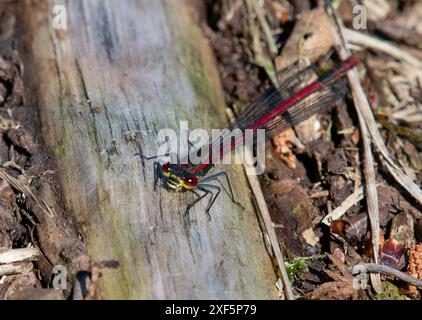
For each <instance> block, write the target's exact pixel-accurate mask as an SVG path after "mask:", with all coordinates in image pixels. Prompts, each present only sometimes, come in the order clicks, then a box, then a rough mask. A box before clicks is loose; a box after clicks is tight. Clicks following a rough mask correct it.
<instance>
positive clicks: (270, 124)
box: [137, 55, 359, 218]
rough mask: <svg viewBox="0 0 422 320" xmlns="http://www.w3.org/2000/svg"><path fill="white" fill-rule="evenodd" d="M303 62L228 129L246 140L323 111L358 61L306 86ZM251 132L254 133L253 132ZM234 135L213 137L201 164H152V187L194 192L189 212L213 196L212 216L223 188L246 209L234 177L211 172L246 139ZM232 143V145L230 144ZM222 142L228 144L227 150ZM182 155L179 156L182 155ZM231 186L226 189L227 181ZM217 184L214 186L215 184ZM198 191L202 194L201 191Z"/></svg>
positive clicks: (309, 70) (311, 69) (311, 70)
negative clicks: (237, 131)
mask: <svg viewBox="0 0 422 320" xmlns="http://www.w3.org/2000/svg"><path fill="white" fill-rule="evenodd" d="M301 63H302V62H300V61H299V62H296V63H295V64H293V65H292V66H290V67H288V68H286V69H284V70H282V71H281V72H280V73H279V76H280V78H282V79H284V80H282V81H280V82H279V83H278V84H276V85H273V87H272V88H271V89H269V90H268V91H267V92H266V93H265V94H264V95H263V96H262V97H260V98H259V99H257V100H256V101H254V102H253V103H252V104H250V105H249V106H248V107H247V108H246V109H245V110H244V111H243V112H242V113H241V114H240V115H239V116H238V117H237V119H236V120H235V121H234V122H233V123H231V124H230V126H229V127H228V128H227V129H228V130H227V131H226V132H231V131H232V130H235V129H240V130H241V131H242V132H246V131H247V132H249V134H248V135H244V137H246V138H243V140H244V139H253V138H254V136H255V135H256V132H257V131H258V129H264V130H265V133H266V135H268V136H270V135H271V134H274V133H280V132H282V131H283V130H285V129H287V128H290V127H293V126H295V125H297V124H298V123H300V122H301V121H303V120H305V119H307V118H309V117H310V116H312V115H313V114H315V113H318V112H321V111H323V110H325V109H327V108H329V107H330V106H333V105H334V104H335V103H336V102H337V101H339V100H341V99H343V98H344V95H345V93H346V81H345V78H344V76H345V75H346V73H347V71H349V70H350V69H352V68H353V67H355V66H356V65H358V64H359V59H358V58H357V57H356V56H354V55H352V56H350V57H349V58H347V59H346V60H343V61H341V62H340V63H338V64H337V65H335V66H334V67H333V68H331V69H330V70H328V71H326V72H323V73H322V74H321V75H319V76H318V77H317V78H316V80H314V81H312V82H311V83H310V84H307V85H305V83H306V82H305V81H306V80H307V79H309V78H311V77H312V76H315V69H316V68H315V65H309V66H307V67H304V68H302V67H301V66H300V65H301ZM250 132H252V134H250ZM243 140H242V141H236V140H233V139H232V136H231V135H230V134H227V135H226V136H221V137H219V138H218V141H210V142H209V143H208V144H207V146H205V150H208V152H206V153H204V157H203V161H201V162H200V163H199V164H192V163H189V162H188V163H186V164H181V163H179V162H177V163H170V162H167V163H164V164H160V163H159V162H158V161H157V162H154V189H155V188H156V185H157V183H158V182H160V184H161V186H162V187H164V188H165V189H167V190H169V191H176V192H185V191H193V192H195V194H196V195H197V197H196V198H195V199H194V200H193V201H192V202H191V203H190V204H188V206H187V208H186V213H189V210H190V209H191V208H192V207H193V206H194V205H196V204H197V203H198V202H199V201H201V200H202V199H204V198H205V197H206V196H208V195H209V196H210V199H209V201H208V205H207V207H206V210H205V211H206V213H207V215H208V217H209V218H210V215H209V211H210V209H211V207H212V205H213V204H214V202H215V201H216V199H217V198H218V196H219V194H220V192H221V190H224V191H225V192H226V193H227V194H228V196H229V197H230V199H231V201H232V202H233V203H235V204H237V205H239V206H241V207H242V205H241V204H240V203H238V202H237V201H236V200H235V198H234V195H233V189H232V187H231V183H230V179H229V177H228V175H227V173H226V172H225V171H221V172H218V173H214V174H210V175H209V174H208V172H209V171H210V170H211V169H212V168H213V167H214V166H215V163H216V162H219V161H217V160H221V159H222V158H223V157H224V155H225V154H226V153H227V152H231V151H233V150H235V149H236V148H238V147H239V146H240V145H242V146H243V142H244V141H243ZM227 144H228V148H227ZM223 146H224V148H223ZM137 155H140V156H141V158H143V159H147V160H150V159H156V158H157V157H159V156H154V157H145V156H143V155H142V154H137ZM216 155H217V156H216ZM178 159H180V157H178ZM220 179H224V180H223V181H224V182H225V183H226V184H227V186H228V190H227V189H226V188H225V187H224V185H223V181H221V180H220ZM214 183H216V184H218V185H216V184H214ZM196 191H200V192H202V194H199V193H197V192H196Z"/></svg>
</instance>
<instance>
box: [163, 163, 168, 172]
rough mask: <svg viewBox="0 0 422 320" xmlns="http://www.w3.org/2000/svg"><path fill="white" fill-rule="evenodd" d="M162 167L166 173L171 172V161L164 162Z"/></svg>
mask: <svg viewBox="0 0 422 320" xmlns="http://www.w3.org/2000/svg"><path fill="white" fill-rule="evenodd" d="M162 169H163V172H164V173H169V172H170V163H168V162H167V163H165V164H163V166H162Z"/></svg>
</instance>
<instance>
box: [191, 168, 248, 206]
mask: <svg viewBox="0 0 422 320" xmlns="http://www.w3.org/2000/svg"><path fill="white" fill-rule="evenodd" d="M220 177H224V178H225V179H226V182H227V185H228V186H229V192H228V191H227V190H226V188H225V187H224V185H223V183H222V182H221V181H220V179H219V178H220ZM211 181H217V182H218V183H219V184H220V185H221V187H222V188H223V190H224V192H225V193H226V194H227V195H228V196H229V197H230V200H231V201H232V202H233V203H234V204H236V205H238V206H239V207H240V208H241V209H242V210H244V209H245V207H244V206H242V204H241V203H240V202H237V201H236V200H235V199H234V194H233V188H232V185H231V183H230V179H229V176H228V175H227V172H225V171H221V172H218V173H214V174H212V175H210V176H208V177H205V178H204V179H202V180H201V181H200V183H199V184H201V183H202V182H211Z"/></svg>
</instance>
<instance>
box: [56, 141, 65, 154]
mask: <svg viewBox="0 0 422 320" xmlns="http://www.w3.org/2000/svg"><path fill="white" fill-rule="evenodd" d="M63 153H64V144H63V143H59V145H58V146H57V147H56V148H54V155H55V156H56V157H61V156H62V155H63Z"/></svg>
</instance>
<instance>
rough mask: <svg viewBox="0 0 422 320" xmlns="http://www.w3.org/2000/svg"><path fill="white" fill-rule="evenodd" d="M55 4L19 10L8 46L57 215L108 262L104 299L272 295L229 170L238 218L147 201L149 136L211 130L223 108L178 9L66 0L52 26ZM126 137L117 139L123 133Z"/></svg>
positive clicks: (152, 139) (208, 66)
mask: <svg viewBox="0 0 422 320" xmlns="http://www.w3.org/2000/svg"><path fill="white" fill-rule="evenodd" d="M54 3H57V2H56V1H52V0H51V1H21V2H20V3H19V4H16V6H17V7H16V14H17V18H16V30H15V32H16V33H15V37H16V40H15V41H16V45H17V48H18V49H19V52H20V54H21V58H22V60H23V62H24V65H25V85H26V87H25V88H26V98H27V103H33V104H34V107H37V108H39V111H40V121H41V124H42V129H43V130H42V135H43V138H44V140H45V142H46V143H47V145H48V147H49V148H50V150H51V151H52V152H53V153H54V154H55V156H56V158H57V163H58V168H59V172H58V173H57V174H58V176H59V179H60V182H61V186H62V191H63V201H64V204H65V207H66V210H67V212H68V213H71V214H73V215H74V216H75V217H76V221H77V222H78V224H79V226H80V228H81V231H82V235H83V237H84V239H85V241H86V243H87V245H88V248H89V254H90V256H91V257H92V259H93V260H106V259H115V260H118V261H119V262H120V268H118V269H117V270H111V271H105V272H104V277H103V278H102V279H101V280H100V288H101V292H102V295H103V297H104V298H130V299H138V298H147V299H156V298H159V299H167V298H187V299H196V298H203V299H208V298H222V299H223V298H229V299H230V298H233V299H237V298H245V299H253V298H259V299H266V298H275V297H276V290H275V281H276V279H275V276H274V272H273V265H272V264H271V261H270V258H269V255H268V253H267V251H266V249H265V245H264V241H263V239H262V235H261V232H260V228H259V225H258V221H257V218H256V214H255V212H254V209H253V206H252V204H251V201H250V191H249V189H248V186H247V181H246V179H245V176H244V174H243V170H242V168H241V167H240V166H231V167H229V175H230V177H231V178H232V182H233V186H234V192H235V195H236V196H237V198H239V199H240V201H241V202H242V203H243V205H244V206H245V208H246V209H245V210H244V211H241V210H240V209H239V208H238V207H237V206H235V205H232V204H231V202H230V200H229V198H228V197H227V195H222V196H221V197H220V198H219V199H218V200H217V202H216V203H215V205H214V207H213V209H212V211H211V215H212V221H208V220H207V217H206V215H205V213H204V208H205V205H206V202H202V203H201V205H199V206H197V207H195V209H194V210H193V211H192V212H191V220H189V221H186V220H184V219H183V214H184V211H185V208H186V204H187V203H188V202H189V201H191V200H192V197H193V195H192V194H191V193H188V194H174V193H169V192H167V191H165V190H158V191H157V192H153V190H152V184H153V170H152V169H153V166H152V162H145V163H142V162H140V161H139V159H137V158H136V157H134V156H133V155H134V153H135V152H138V151H139V149H142V151H143V152H144V153H145V154H148V155H151V154H154V153H155V152H156V150H157V147H158V143H157V131H158V130H159V129H163V128H178V124H179V121H181V120H189V125H190V128H196V127H204V128H208V129H209V128H219V127H221V126H224V125H225V124H226V122H225V117H224V99H223V95H222V91H221V88H220V85H219V80H218V75H217V73H216V69H215V62H214V60H213V56H212V51H211V50H210V48H209V46H208V44H207V42H206V40H205V39H204V37H203V34H202V33H201V31H200V29H199V27H198V26H197V24H196V21H195V19H194V18H193V17H194V16H195V11H194V10H193V8H192V7H190V6H189V5H188V4H187V2H186V1H176V0H173V1H156V0H151V1H132V0H125V1H114V0H108V1H107V0H89V1H81V0H75V1H65V2H63V3H64V5H65V6H66V8H67V13H68V29H67V30H65V31H58V30H54V29H53V28H52V26H51V21H52V18H53V14H52V8H53V4H54ZM12 5H13V4H12ZM129 132H131V133H135V135H134V136H135V139H132V140H131V139H128V133H129Z"/></svg>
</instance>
